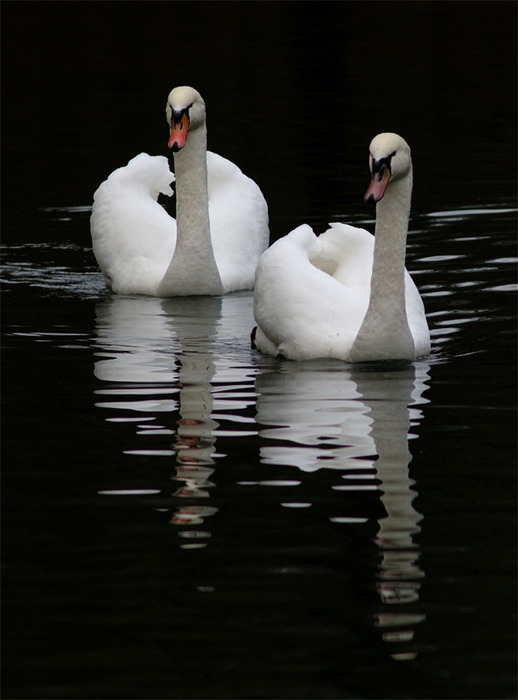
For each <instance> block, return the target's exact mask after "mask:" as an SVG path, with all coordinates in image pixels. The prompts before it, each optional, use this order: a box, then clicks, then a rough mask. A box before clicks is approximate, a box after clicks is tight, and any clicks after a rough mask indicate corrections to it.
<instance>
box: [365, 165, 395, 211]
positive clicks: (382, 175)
mask: <svg viewBox="0 0 518 700" xmlns="http://www.w3.org/2000/svg"><path fill="white" fill-rule="evenodd" d="M390 175H391V172H390V168H388V167H387V166H386V165H383V166H382V167H381V169H380V170H379V171H377V172H375V173H373V174H372V180H371V183H370V185H369V187H368V188H367V192H366V193H365V197H364V200H365V201H366V202H373V203H376V202H379V201H380V199H381V198H382V197H383V195H384V194H385V190H386V189H387V185H388V183H389V180H390Z"/></svg>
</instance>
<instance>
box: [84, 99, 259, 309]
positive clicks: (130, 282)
mask: <svg viewBox="0 0 518 700" xmlns="http://www.w3.org/2000/svg"><path fill="white" fill-rule="evenodd" d="M166 113H167V121H168V123H169V127H170V129H171V135H170V139H169V147H170V148H172V150H173V152H174V169H175V174H176V178H175V177H173V175H172V173H171V172H170V170H169V166H168V161H167V158H165V157H163V156H149V155H147V153H141V154H140V155H138V156H136V157H135V158H133V159H132V160H130V162H129V163H128V165H127V166H125V167H123V168H119V169H117V170H115V171H114V172H113V173H112V174H111V175H110V176H109V177H108V179H107V180H106V181H105V182H103V183H102V184H101V186H100V187H99V188H98V189H97V191H96V192H95V194H94V204H93V207H92V216H91V220H90V228H91V233H92V242H93V250H94V254H95V257H96V259H97V262H98V264H99V267H100V268H101V270H102V271H103V273H104V276H105V278H106V282H107V284H108V286H109V287H111V289H112V290H113V291H114V292H117V293H119V294H148V295H151V296H160V297H169V296H185V295H191V294H210V295H217V294H226V293H227V292H232V291H236V290H239V289H252V288H253V286H254V273H255V268H256V265H257V262H258V260H259V257H260V255H261V253H262V252H263V251H264V250H265V249H266V248H267V246H268V238H269V229H268V208H267V205H266V202H265V199H264V197H263V195H262V193H261V190H260V189H259V187H258V186H257V185H256V183H255V182H254V181H253V180H251V179H250V178H248V177H247V176H246V175H244V174H243V173H242V172H241V170H240V169H239V168H238V167H237V166H236V165H234V164H233V163H231V162H230V161H229V160H226V159H225V158H222V157H221V156H219V155H216V154H215V153H211V152H208V151H207V130H206V125H205V103H204V101H203V99H202V97H201V96H200V94H199V93H198V92H197V91H196V90H194V89H193V88H191V87H185V86H183V87H177V88H175V89H174V90H172V91H171V93H170V94H169V97H168V99H167V107H166ZM175 179H176V190H177V191H176V216H177V218H176V221H175V219H173V218H172V217H170V216H169V215H168V214H167V213H166V211H165V210H164V209H163V208H162V206H161V205H160V204H158V202H157V199H158V195H159V193H162V194H165V195H168V196H171V195H172V194H173V191H172V189H171V187H170V185H171V182H172V181H173V180H175Z"/></svg>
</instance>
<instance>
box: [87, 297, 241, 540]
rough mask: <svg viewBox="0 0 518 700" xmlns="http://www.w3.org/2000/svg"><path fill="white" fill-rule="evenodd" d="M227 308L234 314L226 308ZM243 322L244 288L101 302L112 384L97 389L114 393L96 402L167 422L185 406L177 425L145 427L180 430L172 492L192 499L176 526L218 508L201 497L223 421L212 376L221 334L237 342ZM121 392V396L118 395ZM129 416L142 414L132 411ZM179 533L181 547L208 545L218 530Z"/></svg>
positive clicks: (102, 362) (107, 376)
mask: <svg viewBox="0 0 518 700" xmlns="http://www.w3.org/2000/svg"><path fill="white" fill-rule="evenodd" d="M223 307H224V309H225V311H226V315H225V314H223V313H222V309H223ZM227 321H228V322H227ZM240 323H241V324H246V325H247V327H248V326H249V325H251V296H250V297H248V298H247V296H246V295H241V296H240V295H236V296H234V297H231V298H229V299H228V300H227V298H224V299H223V300H222V299H221V298H216V297H186V298H175V299H155V298H151V297H137V296H135V297H130V296H128V297H125V296H111V297H109V298H108V299H107V300H106V301H105V302H102V303H100V304H99V305H98V307H97V345H98V348H99V350H98V352H97V353H96V355H97V356H98V357H99V358H100V359H99V360H97V361H96V363H95V369H94V374H95V376H96V377H97V378H98V379H100V380H101V381H104V382H110V383H111V385H110V388H108V389H100V390H99V391H97V392H96V394H101V395H103V397H104V398H108V396H109V398H110V400H103V401H101V402H98V403H96V405H97V406H99V407H102V408H106V409H110V410H111V411H112V415H111V416H110V417H109V418H108V420H111V421H114V420H118V421H119V422H124V420H125V417H124V413H123V417H122V418H121V417H120V416H114V415H113V411H117V412H119V411H121V410H122V411H124V412H126V411H132V412H134V411H138V412H142V413H143V414H147V415H145V416H144V415H143V416H142V418H141V419H140V421H141V422H143V421H150V420H151V421H154V419H155V418H157V417H160V419H161V421H162V420H164V419H166V418H167V414H169V413H171V412H175V411H179V414H180V419H179V420H178V422H177V426H175V427H176V429H175V430H172V431H171V430H167V429H166V428H164V426H158V429H153V428H154V424H153V423H149V422H147V423H145V424H144V425H140V426H139V427H140V428H141V430H140V432H139V434H141V435H142V434H144V435H150V436H152V435H160V434H168V433H172V435H173V437H174V435H175V434H176V440H175V444H174V445H173V449H172V450H171V452H170V454H172V455H176V461H177V464H176V473H175V474H174V476H173V477H172V479H173V480H174V481H176V482H180V484H179V485H178V487H177V488H176V490H175V491H174V492H173V493H172V494H171V495H172V496H173V497H174V498H177V499H185V501H186V503H185V505H180V506H178V507H177V508H176V509H175V512H174V513H173V515H172V518H171V523H172V524H174V525H178V526H181V527H192V526H198V525H201V524H203V522H204V519H205V518H207V517H209V516H212V515H214V514H215V513H216V512H217V510H218V509H217V508H215V507H212V506H205V505H200V504H199V503H196V502H193V501H199V500H200V499H204V498H208V496H209V493H208V489H210V488H211V487H212V486H213V484H212V483H211V482H210V481H209V477H210V476H211V474H212V473H213V469H212V465H213V464H214V453H215V441H216V437H215V432H216V429H217V427H218V424H217V423H216V422H215V421H214V420H213V419H212V417H211V414H212V412H213V403H214V397H213V392H212V386H211V381H212V380H213V378H214V374H215V371H216V370H215V364H214V359H213V354H214V339H215V338H216V337H218V342H223V343H225V342H229V343H231V342H232V341H233V340H234V343H235V335H234V334H235V333H236V327H238V326H239V325H240ZM223 364H224V363H223ZM222 373H226V374H230V375H232V374H233V369H232V368H227V367H225V366H223V367H222ZM240 379H241V377H240ZM114 395H116V396H117V400H113V398H114ZM171 397H174V398H171ZM121 399H123V400H121ZM127 420H128V421H134V419H133V418H129V417H128V418H127ZM164 422H165V421H164ZM143 428H145V430H143ZM128 452H129V453H131V454H147V455H153V454H155V455H157V456H158V455H165V453H166V451H164V450H134V451H128ZM104 493H112V491H105V492H104ZM187 501H190V502H187ZM179 535H180V536H181V537H182V541H183V542H184V543H183V544H181V545H180V546H181V547H182V548H185V549H192V548H199V547H204V546H206V544H207V542H206V541H205V542H203V541H202V542H200V541H198V540H200V539H202V540H203V539H205V540H206V539H207V538H209V537H210V532H206V531H200V530H185V529H184V530H181V531H180V532H179ZM185 540H188V542H186V543H185ZM193 540H197V541H196V542H192V541H193ZM189 541H190V542H189Z"/></svg>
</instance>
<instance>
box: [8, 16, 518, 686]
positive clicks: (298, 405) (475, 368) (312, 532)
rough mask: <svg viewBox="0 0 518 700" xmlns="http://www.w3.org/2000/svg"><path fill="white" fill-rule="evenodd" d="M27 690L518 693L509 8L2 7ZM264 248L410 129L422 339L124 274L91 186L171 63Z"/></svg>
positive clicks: (141, 120) (359, 183)
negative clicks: (124, 281) (97, 215)
mask: <svg viewBox="0 0 518 700" xmlns="http://www.w3.org/2000/svg"><path fill="white" fill-rule="evenodd" d="M2 20H3V21H2V33H3V36H2V40H3V58H4V70H3V116H4V119H3V127H4V134H3V136H4V138H3V225H2V242H3V246H2V253H3V256H2V263H3V264H2V281H3V285H2V290H3V297H2V299H3V304H2V331H3V333H2V369H3V373H2V388H3V391H2V409H3V410H2V423H3V429H2V457H3V459H2V477H3V483H2V496H3V499H2V501H3V502H2V506H3V507H2V515H3V586H2V593H3V596H2V598H3V617H2V630H3V644H2V647H3V665H2V685H3V692H2V696H3V697H4V698H514V697H516V345H515V331H516V260H517V256H516V211H517V205H516V167H515V166H516V47H515V43H516V6H515V4H514V3H507V2H503V3H502V2H487V3H486V2H481V3H471V2H465V3H464V2H463V3H450V2H448V3H427V2H423V3H398V2H391V3H377V2H364V3H352V2H333V3H327V2H319V3H312V2H289V3H288V2H279V3H273V2H268V3H264V2H258V3H241V2H240V3H226V2H225V3H224V2H219V3H204V2H200V3H187V2H160V3H158V2H156V3H146V4H144V3H138V2H134V3H56V2H55V3H43V2H40V3H3V6H2ZM183 83H187V84H193V85H194V86H195V87H197V88H198V89H199V90H200V91H201V92H202V94H203V96H204V97H205V100H206V103H207V111H208V124H209V145H210V147H211V148H212V149H213V150H215V151H217V152H220V153H221V154H222V155H225V156H227V157H229V158H231V159H233V160H235V161H236V162H237V163H238V164H239V165H240V166H241V167H242V168H243V170H244V171H245V172H246V173H247V174H249V175H250V176H252V177H254V179H255V180H256V181H257V182H258V183H259V184H260V186H261V188H262V189H263V192H264V194H265V196H266V198H267V201H268V204H269V208H270V217H271V231H272V240H274V239H276V238H278V237H279V236H280V235H283V234H284V233H286V232H287V231H289V230H290V229H291V228H293V227H294V226H295V225H298V224H299V223H302V222H304V221H307V222H309V223H311V224H312V225H313V226H314V227H315V229H316V230H318V231H321V230H324V228H325V227H326V224H327V222H328V221H333V220H345V221H352V222H353V223H357V224H359V225H363V226H366V227H368V228H372V226H373V221H372V215H373V212H372V211H371V210H370V209H368V208H366V206H365V205H364V204H363V200H362V195H363V192H364V191H365V189H366V187H367V181H368V170H367V159H366V154H367V147H368V144H369V141H370V139H371V138H372V136H374V135H375V134H376V133H377V132H379V131H383V130H395V131H398V132H400V133H401V134H402V135H403V136H404V137H405V138H406V139H407V140H408V142H409V143H410V145H411V147H412V151H413V157H414V176H415V191H414V200H413V202H414V203H413V211H412V217H411V225H410V234H409V239H408V255H407V267H408V269H409V270H410V271H411V273H412V274H413V276H414V279H415V281H416V283H417V285H418V287H419V288H420V290H421V292H422V295H423V299H424V301H425V305H426V310H427V316H428V320H429V325H430V329H431V333H432V340H433V348H432V354H431V356H430V358H428V359H427V360H426V361H422V362H416V363H414V364H410V365H408V364H399V363H389V364H372V365H369V364H366V365H359V366H348V365H344V364H342V363H339V362H334V361H314V362H307V363H300V364H299V363H290V362H283V361H279V360H276V359H273V358H265V357H261V356H260V355H258V354H256V353H255V352H253V351H252V350H251V349H250V346H249V340H248V336H249V333H250V330H251V328H252V325H253V319H252V295H251V293H248V292H246V293H239V294H234V295H229V296H227V297H223V298H199V299H153V298H145V297H136V296H135V297H116V296H113V295H111V294H109V293H107V292H106V290H105V288H104V283H103V279H102V276H101V274H100V273H99V271H98V268H97V265H96V263H95V259H94V257H93V254H92V251H91V244H90V238H89V215H90V205H91V200H92V194H93V191H94V190H95V189H96V187H97V186H98V184H99V183H100V182H101V181H102V180H103V179H105V177H106V176H107V175H108V173H109V172H110V171H111V170H113V169H114V168H115V167H118V166H120V165H123V164H125V163H126V162H127V161H128V160H129V158H131V157H132V156H133V155H135V154H136V153H138V152H140V151H142V150H144V151H147V152H149V153H153V154H161V153H165V152H166V139H167V126H166V124H165V119H164V104H165V99H166V96H167V93H168V92H169V90H170V89H171V88H172V87H173V86H174V85H177V84H183Z"/></svg>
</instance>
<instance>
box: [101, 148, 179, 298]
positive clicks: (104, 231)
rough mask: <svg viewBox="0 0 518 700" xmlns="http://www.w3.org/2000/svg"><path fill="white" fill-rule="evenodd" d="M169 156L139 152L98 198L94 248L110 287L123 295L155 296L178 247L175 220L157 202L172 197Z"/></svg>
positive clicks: (114, 174)
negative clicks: (162, 195)
mask: <svg viewBox="0 0 518 700" xmlns="http://www.w3.org/2000/svg"><path fill="white" fill-rule="evenodd" d="M173 180H174V176H173V174H172V173H171V171H170V170H169V164H168V162H167V158H165V157H163V156H150V155H148V154H147V153H141V154H139V155H138V156H135V158H132V159H131V160H130V161H129V163H128V165H126V166H124V167H122V168H118V169H117V170H115V171H114V172H113V173H111V175H110V176H109V177H108V179H107V180H105V182H103V183H102V184H101V185H100V186H99V188H98V189H97V191H96V192H95V194H94V203H93V207H92V216H91V219H90V230H91V234H92V243H93V250H94V254H95V257H96V259H97V262H98V264H99V267H100V268H101V270H102V272H103V273H104V275H105V277H106V280H107V283H108V285H109V286H110V287H111V288H112V289H113V291H114V292H117V293H119V294H128V293H132V294H155V293H156V289H157V287H158V284H159V283H160V281H161V280H162V278H163V276H164V274H165V271H166V269H167V265H168V263H169V261H170V260H171V257H172V255H173V252H174V248H175V245H176V221H175V220H174V219H173V218H172V217H170V216H169V214H167V212H166V211H165V209H164V208H163V207H162V206H161V205H160V204H159V203H158V202H157V199H158V195H159V194H165V195H167V196H171V195H172V194H173V191H172V189H171V186H170V185H171V182H172V181H173Z"/></svg>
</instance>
